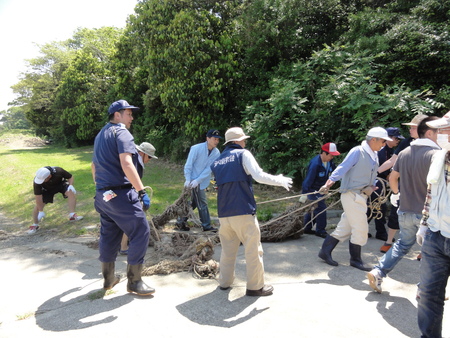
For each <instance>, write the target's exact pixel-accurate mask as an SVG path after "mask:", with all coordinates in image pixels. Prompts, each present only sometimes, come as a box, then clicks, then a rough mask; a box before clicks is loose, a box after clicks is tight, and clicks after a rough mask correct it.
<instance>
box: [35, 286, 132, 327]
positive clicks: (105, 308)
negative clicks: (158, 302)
mask: <svg viewBox="0 0 450 338" xmlns="http://www.w3.org/2000/svg"><path fill="white" fill-rule="evenodd" d="M82 289H83V288H73V289H71V290H68V291H66V292H64V293H62V294H60V295H57V296H55V297H53V298H50V299H49V300H47V301H46V302H44V303H43V304H42V305H40V306H39V308H38V309H37V311H36V313H35V318H36V324H37V325H38V326H39V327H41V328H42V329H43V330H47V331H57V332H61V331H71V330H80V329H84V328H88V327H91V326H95V325H99V324H105V323H111V322H113V321H114V320H116V319H117V316H106V317H104V318H101V319H98V318H97V317H101V316H102V313H107V312H109V311H111V310H114V309H116V308H119V307H121V306H123V305H125V304H127V303H130V302H131V301H132V300H133V299H134V297H130V296H129V295H128V294H127V295H123V296H119V297H114V298H112V299H103V297H104V296H105V291H104V290H103V289H101V290H93V291H91V292H88V293H87V294H85V293H82V294H80V293H81V292H82ZM94 316H95V318H94ZM89 317H92V318H89Z"/></svg>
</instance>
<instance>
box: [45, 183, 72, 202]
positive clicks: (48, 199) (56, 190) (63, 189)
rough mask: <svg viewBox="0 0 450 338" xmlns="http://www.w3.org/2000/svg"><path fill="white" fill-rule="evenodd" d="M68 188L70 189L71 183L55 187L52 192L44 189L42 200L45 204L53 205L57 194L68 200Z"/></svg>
mask: <svg viewBox="0 0 450 338" xmlns="http://www.w3.org/2000/svg"><path fill="white" fill-rule="evenodd" d="M68 187H69V183H67V182H61V184H60V185H58V186H56V187H54V188H53V189H51V190H47V189H42V200H43V202H44V204H47V203H53V197H54V196H55V195H56V194H57V193H61V194H62V195H63V197H64V198H67V196H66V195H65V193H66V191H67V188H68Z"/></svg>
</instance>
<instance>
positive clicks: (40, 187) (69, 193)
mask: <svg viewBox="0 0 450 338" xmlns="http://www.w3.org/2000/svg"><path fill="white" fill-rule="evenodd" d="M33 190H34V197H35V202H36V204H35V206H34V209H33V222H34V223H33V225H31V226H30V229H29V230H28V234H34V233H35V232H36V231H37V230H38V229H39V222H40V221H41V220H42V219H43V218H44V217H45V212H44V206H45V205H46V204H47V203H53V197H54V196H55V195H56V194H57V193H61V194H62V195H63V197H64V198H67V201H68V204H69V221H79V220H81V219H83V216H78V215H77V214H76V213H75V207H76V204H77V199H76V196H75V194H76V193H77V191H76V190H75V188H74V187H73V176H72V174H71V173H69V172H68V171H66V170H64V169H63V168H61V167H50V166H47V167H42V168H39V169H38V171H37V172H36V176H35V177H34V182H33Z"/></svg>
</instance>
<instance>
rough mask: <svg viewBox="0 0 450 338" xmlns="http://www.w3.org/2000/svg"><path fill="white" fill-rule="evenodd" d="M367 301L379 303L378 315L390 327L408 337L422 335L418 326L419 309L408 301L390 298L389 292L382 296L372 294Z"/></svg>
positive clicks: (400, 298)
mask: <svg viewBox="0 0 450 338" xmlns="http://www.w3.org/2000/svg"><path fill="white" fill-rule="evenodd" d="M366 300H367V301H369V302H377V311H378V313H379V314H380V315H381V316H383V319H384V320H385V321H386V322H387V323H388V324H389V325H391V326H392V327H395V328H396V329H397V330H398V331H400V332H401V333H403V334H404V335H405V336H406V337H417V336H418V335H419V334H420V332H419V327H418V325H417V308H416V306H414V304H412V303H411V302H410V301H409V300H408V299H406V298H403V297H394V296H390V294H389V292H386V291H384V292H383V293H382V294H381V295H380V294H378V293H375V292H370V293H369V294H368V295H367V297H366ZM399 314H401V316H399ZM405 321H407V322H408V325H405ZM409 323H411V325H409Z"/></svg>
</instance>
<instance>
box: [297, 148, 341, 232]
mask: <svg viewBox="0 0 450 338" xmlns="http://www.w3.org/2000/svg"><path fill="white" fill-rule="evenodd" d="M340 154H341V153H340V152H339V151H338V150H337V148H336V144H334V143H332V142H328V143H325V144H324V145H323V146H322V148H321V152H320V154H319V155H316V156H314V158H313V159H312V160H311V161H310V162H309V164H308V169H307V172H306V177H305V179H304V180H303V183H302V193H303V195H302V196H300V199H299V201H300V202H301V203H304V202H306V200H307V199H308V200H310V201H317V200H319V199H320V200H319V201H318V202H317V207H316V208H315V209H314V211H313V212H308V213H306V214H305V217H304V219H303V224H304V226H305V230H304V233H305V234H315V235H316V236H318V237H322V238H325V237H327V235H328V234H327V231H326V230H325V228H326V227H327V212H326V209H327V204H326V203H325V199H323V195H322V194H318V193H317V194H310V193H313V192H317V191H319V189H320V188H321V187H322V186H323V185H324V184H325V183H326V182H327V179H328V177H329V176H330V174H331V173H332V172H333V170H334V169H336V164H334V161H333V158H334V157H335V156H338V155H340ZM307 194H308V195H307ZM311 214H313V216H314V219H313V221H311V218H312V215H311ZM314 224H315V225H316V229H315V230H312V227H313V225H314Z"/></svg>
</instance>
